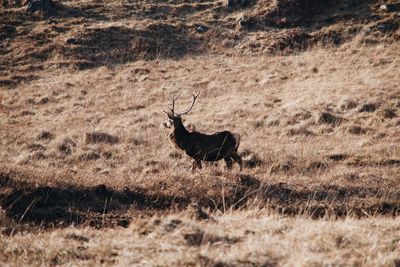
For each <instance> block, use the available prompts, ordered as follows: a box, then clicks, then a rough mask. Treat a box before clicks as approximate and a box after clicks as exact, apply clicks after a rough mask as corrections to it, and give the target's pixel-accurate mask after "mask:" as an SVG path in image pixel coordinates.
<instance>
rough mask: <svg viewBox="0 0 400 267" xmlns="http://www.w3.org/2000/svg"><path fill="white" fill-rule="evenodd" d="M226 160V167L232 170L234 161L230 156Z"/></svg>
mask: <svg viewBox="0 0 400 267" xmlns="http://www.w3.org/2000/svg"><path fill="white" fill-rule="evenodd" d="M224 160H225V163H226V167H227V168H228V169H230V168H232V164H233V161H232V158H231V156H230V155H227V156H225V157H224Z"/></svg>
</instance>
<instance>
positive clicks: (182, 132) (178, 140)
mask: <svg viewBox="0 0 400 267" xmlns="http://www.w3.org/2000/svg"><path fill="white" fill-rule="evenodd" d="M188 135H189V132H188V131H187V130H186V128H185V126H184V125H183V123H182V121H178V122H177V123H176V124H175V127H174V132H173V138H174V140H173V141H174V143H175V144H176V145H177V146H178V147H179V148H180V149H183V150H184V149H185V148H186V140H187V137H188Z"/></svg>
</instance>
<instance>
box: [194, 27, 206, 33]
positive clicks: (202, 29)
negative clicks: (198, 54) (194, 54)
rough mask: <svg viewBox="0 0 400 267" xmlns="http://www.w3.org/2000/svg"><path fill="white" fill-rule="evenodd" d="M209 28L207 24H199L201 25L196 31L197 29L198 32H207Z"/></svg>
mask: <svg viewBox="0 0 400 267" xmlns="http://www.w3.org/2000/svg"><path fill="white" fill-rule="evenodd" d="M207 30H208V29H207V27H206V26H203V25H199V26H197V28H196V31H197V32H198V33H205V32H206V31H207Z"/></svg>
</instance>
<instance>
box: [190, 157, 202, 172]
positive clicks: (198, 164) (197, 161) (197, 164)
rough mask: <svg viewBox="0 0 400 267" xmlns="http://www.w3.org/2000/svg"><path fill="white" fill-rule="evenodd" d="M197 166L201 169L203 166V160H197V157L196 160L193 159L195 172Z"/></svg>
mask: <svg viewBox="0 0 400 267" xmlns="http://www.w3.org/2000/svg"><path fill="white" fill-rule="evenodd" d="M196 167H198V168H199V169H201V168H202V167H203V166H201V160H197V159H195V160H194V161H193V164H192V172H194V171H195V170H196Z"/></svg>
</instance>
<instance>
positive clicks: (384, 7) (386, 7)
mask: <svg viewBox="0 0 400 267" xmlns="http://www.w3.org/2000/svg"><path fill="white" fill-rule="evenodd" d="M379 10H382V11H385V12H388V11H389V8H388V6H387V5H381V6H380V7H379Z"/></svg>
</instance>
